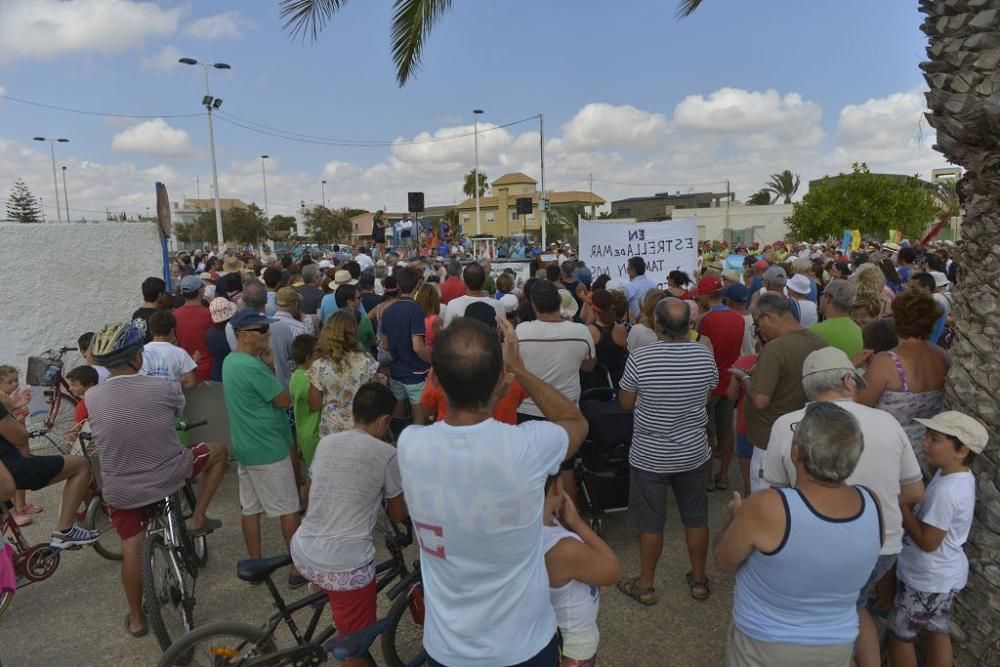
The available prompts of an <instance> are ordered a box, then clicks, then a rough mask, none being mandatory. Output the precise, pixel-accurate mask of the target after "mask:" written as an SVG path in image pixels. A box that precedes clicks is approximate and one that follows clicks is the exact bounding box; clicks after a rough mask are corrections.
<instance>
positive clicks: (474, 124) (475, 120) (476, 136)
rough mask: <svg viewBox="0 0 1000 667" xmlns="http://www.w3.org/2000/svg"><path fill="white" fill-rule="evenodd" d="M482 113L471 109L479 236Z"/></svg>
mask: <svg viewBox="0 0 1000 667" xmlns="http://www.w3.org/2000/svg"><path fill="white" fill-rule="evenodd" d="M482 113H483V110H482V109H473V110H472V118H473V121H472V127H473V130H472V134H473V141H474V142H475V145H476V173H475V174H473V179H472V189H473V191H474V192H475V193H476V236H479V116H481V115H482Z"/></svg>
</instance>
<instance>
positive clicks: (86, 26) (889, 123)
mask: <svg viewBox="0 0 1000 667" xmlns="http://www.w3.org/2000/svg"><path fill="white" fill-rule="evenodd" d="M675 9H676V3H675V2H674V1H673V0H630V1H629V2H616V3H609V2H594V1H592V0H545V1H544V2H542V1H539V0H505V1H503V2H499V1H496V0H456V1H455V2H454V3H453V5H452V10H451V11H449V12H448V13H447V14H445V15H444V16H443V17H442V18H441V20H440V21H439V23H438V24H437V25H436V26H435V28H434V30H433V32H432V33H431V35H430V36H429V38H428V41H427V43H426V48H425V51H424V54H423V61H422V65H421V68H420V70H419V71H418V72H417V76H416V78H414V79H412V80H411V81H410V82H409V83H407V84H406V85H405V86H404V87H399V86H397V84H396V81H395V69H394V65H393V63H392V59H391V52H390V47H389V39H390V37H389V33H390V25H391V17H392V2H391V1H390V0H365V1H361V0H353V2H345V3H344V4H343V7H342V9H341V10H340V12H339V13H338V14H337V15H336V16H335V17H334V19H333V20H332V22H331V23H330V24H329V25H328V26H327V28H326V29H325V30H324V31H323V32H322V33H321V34H320V36H319V38H318V40H317V41H316V42H312V41H311V40H306V41H305V42H303V41H301V40H298V39H295V38H293V37H292V36H291V35H290V34H289V33H288V32H287V31H285V30H283V28H282V21H281V18H280V16H279V2H278V0H254V1H253V2H245V1H242V2H241V1H238V0H201V1H199V2H192V1H188V2H175V1H171V0H163V1H161V2H146V1H140V0H0V44H2V45H3V47H2V48H0V94H2V95H3V96H4V97H0V192H2V191H4V190H5V189H9V188H10V187H11V186H12V185H13V183H14V181H15V179H17V178H19V177H20V178H22V179H24V181H25V182H26V183H27V184H28V186H29V187H30V188H31V190H32V192H33V193H34V194H35V195H36V196H41V197H43V199H44V204H45V207H46V214H47V217H48V218H50V219H52V218H55V206H54V201H53V199H54V192H53V182H52V162H51V155H50V152H49V146H48V145H47V144H43V143H39V142H35V141H32V138H33V137H35V136H45V137H65V138H68V139H69V140H70V142H69V143H68V144H57V145H56V159H57V167H61V166H64V165H65V166H66V167H67V169H66V174H67V186H68V194H69V207H70V212H71V214H72V217H73V219H79V218H81V217H86V218H88V219H98V218H103V214H102V212H103V211H104V210H105V209H110V210H112V211H119V212H120V211H126V212H129V213H139V214H142V213H145V212H146V209H147V207H152V208H155V206H154V196H153V193H154V183H155V182H156V181H162V182H163V183H165V184H166V186H167V189H168V191H169V192H170V196H171V199H172V200H175V201H177V200H180V199H182V198H183V197H184V196H188V197H194V196H196V193H197V192H198V190H199V187H200V194H201V196H202V197H209V196H210V192H211V191H210V188H209V185H210V183H211V174H212V172H211V161H210V154H209V149H208V146H209V142H208V127H207V121H206V118H205V115H204V113H203V112H204V110H203V108H202V107H201V106H200V103H201V98H202V96H203V95H204V92H205V89H204V86H205V82H204V78H203V73H202V70H201V68H198V67H190V66H185V65H181V64H179V63H178V62H177V60H178V58H180V57H192V58H196V59H198V60H199V61H202V62H209V63H211V62H225V63H228V64H230V65H231V66H232V69H231V70H228V71H222V70H216V69H212V70H210V71H209V77H210V86H211V93H212V95H214V96H216V97H219V98H222V99H223V106H222V108H221V111H220V113H218V114H216V116H215V139H216V148H217V154H218V167H219V183H220V185H219V190H220V193H221V196H223V197H237V198H240V199H243V200H244V201H248V202H250V201H255V202H257V203H258V204H260V205H263V183H262V178H261V162H262V161H261V159H260V157H259V156H260V155H262V154H267V155H269V156H270V158H269V159H268V160H267V161H266V169H267V190H268V204H269V207H268V208H269V213H270V214H271V215H276V214H294V213H295V212H296V210H297V209H298V208H299V206H300V203H301V202H302V201H305V203H306V205H313V204H316V203H320V201H321V197H322V194H321V193H322V188H321V181H322V180H324V179H325V180H326V181H327V184H326V187H325V194H326V203H327V205H329V206H331V207H334V206H337V207H339V206H351V207H358V208H366V209H375V208H382V207H383V206H388V208H389V209H391V210H404V209H405V204H406V193H407V192H408V191H423V192H425V193H426V201H427V203H428V205H438V204H452V203H455V202H459V201H462V200H463V199H464V195H463V194H462V184H463V177H464V174H465V173H466V172H468V171H470V170H471V169H472V168H473V166H474V145H473V137H472V136H471V135H472V130H473V114H472V110H473V109H475V108H480V109H483V110H484V113H483V115H482V116H480V124H479V131H480V133H479V163H480V168H481V169H482V170H483V171H484V172H485V173H486V174H487V176H488V178H489V179H490V180H494V179H496V178H498V177H500V176H501V175H502V174H504V173H507V172H512V171H522V172H525V173H527V174H529V175H531V176H532V177H534V178H536V179H537V178H538V177H539V157H540V156H539V153H540V150H539V143H540V142H539V134H538V132H539V123H538V119H537V116H538V115H539V114H544V122H545V179H546V188H547V189H549V190H553V189H557V190H567V189H575V190H588V189H589V188H590V179H591V177H592V178H593V190H594V192H595V193H597V194H599V195H601V196H602V197H604V198H605V199H607V200H609V201H610V200H612V199H619V198H623V197H631V196H642V195H651V194H653V193H656V192H665V191H669V192H689V191H705V190H714V191H717V192H718V191H725V187H726V185H725V181H726V180H727V179H728V180H729V182H730V185H731V188H732V190H733V191H734V192H735V193H736V196H737V198H739V199H741V200H745V199H746V198H747V197H749V196H750V195H751V194H752V193H753V192H755V191H756V190H757V189H759V188H760V187H762V186H763V185H764V184H765V182H766V181H767V179H768V177H769V175H770V174H773V173H777V172H780V171H782V170H785V169H790V170H791V171H793V172H794V173H796V174H800V175H801V178H802V188H801V189H800V191H799V194H798V197H801V196H802V195H803V194H804V193H805V192H806V187H807V186H806V183H807V181H808V180H809V179H812V178H817V177H821V176H823V175H826V174H836V173H839V172H842V171H849V170H850V166H851V164H852V163H853V162H862V161H864V162H867V163H868V164H869V166H870V167H871V168H872V170H873V171H884V172H890V173H906V174H919V175H921V176H923V177H925V178H928V177H929V175H930V170H931V169H932V168H937V167H945V166H948V165H947V163H946V162H945V160H944V159H943V158H942V157H941V156H940V155H939V154H937V153H936V152H934V151H933V148H932V146H933V143H934V131H933V129H931V128H930V127H928V125H927V122H926V121H925V120H924V119H923V113H924V110H925V103H924V97H923V92H924V90H925V86H924V83H923V79H922V77H921V73H920V70H919V69H918V67H917V66H918V64H919V62H920V61H921V60H922V59H923V58H924V57H925V54H924V47H925V46H926V38H925V37H924V35H923V34H922V33H921V32H920V29H919V26H920V22H921V16H920V14H919V13H918V11H917V3H916V1H915V0H879V1H878V2H872V1H871V0H841V1H840V2H835V3H834V2H817V1H816V0H811V1H803V0H705V3H704V5H703V6H702V8H701V9H700V10H699V11H698V12H697V13H696V14H695V15H693V16H691V17H689V18H686V19H682V20H677V19H676V18H675V16H674V11H675ZM13 98H17V100H27V101H30V102H34V103H38V104H44V105H50V106H57V107H63V108H67V109H74V110H77V111H87V112H92V113H86V114H85V113H76V112H67V111H62V110H57V109H52V108H47V107H44V106H37V105H32V104H27V103H25V102H23V101H17V100H15V99H13ZM111 114H121V115H111ZM129 115H138V116H146V117H143V118H135V117H123V116H129ZM524 119H527V120H524ZM520 120H524V122H521V123H515V121H520ZM248 121H249V122H248ZM237 123H238V124H239V125H237ZM509 123H515V124H513V125H508V124H509ZM240 125H244V126H247V125H250V126H254V127H256V128H257V129H258V130H263V131H262V132H261V131H253V130H250V129H247V128H246V127H240ZM498 126H506V127H498ZM274 130H278V132H275V131H274ZM268 133H270V134H268ZM274 134H282V135H284V138H282V137H278V136H272V135H274ZM289 137H291V138H293V139H295V138H297V139H299V140H298V141H296V140H291V139H290V138H289ZM307 137H308V138H307ZM450 137H451V139H449V138H450ZM359 142H365V143H364V144H363V145H358V144H359ZM59 179H60V180H59V188H60V198H61V197H62V194H61V189H62V180H61V172H60V177H59Z"/></svg>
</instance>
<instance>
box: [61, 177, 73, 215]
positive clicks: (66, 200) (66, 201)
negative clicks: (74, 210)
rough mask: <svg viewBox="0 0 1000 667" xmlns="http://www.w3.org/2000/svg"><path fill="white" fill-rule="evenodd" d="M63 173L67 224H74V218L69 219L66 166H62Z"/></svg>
mask: <svg viewBox="0 0 1000 667" xmlns="http://www.w3.org/2000/svg"><path fill="white" fill-rule="evenodd" d="M62 173H63V204H65V205H66V222H72V220H73V218H71V217H69V195H68V194H67V193H66V165H63V166H62Z"/></svg>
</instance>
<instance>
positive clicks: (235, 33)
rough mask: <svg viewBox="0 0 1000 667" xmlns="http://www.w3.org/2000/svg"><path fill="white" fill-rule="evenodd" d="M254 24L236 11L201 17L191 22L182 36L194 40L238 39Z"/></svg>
mask: <svg viewBox="0 0 1000 667" xmlns="http://www.w3.org/2000/svg"><path fill="white" fill-rule="evenodd" d="M254 27H255V26H254V23H253V21H251V20H250V19H248V18H246V17H245V16H243V15H242V14H240V13H239V12H237V11H229V12H224V13H222V14H216V15H215V16H203V17H202V18H200V19H195V20H194V21H192V22H191V23H190V24H189V25H188V27H187V28H185V29H184V34H185V35H187V36H188V37H192V38H194V39H203V40H215V39H239V38H240V37H242V36H243V33H244V32H245V31H247V30H252V29H253V28H254Z"/></svg>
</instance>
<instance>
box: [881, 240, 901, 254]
mask: <svg viewBox="0 0 1000 667" xmlns="http://www.w3.org/2000/svg"><path fill="white" fill-rule="evenodd" d="M882 247H883V248H885V249H886V250H891V251H892V252H899V244H898V243H893V242H891V241H890V242H889V243H883V244H882Z"/></svg>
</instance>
